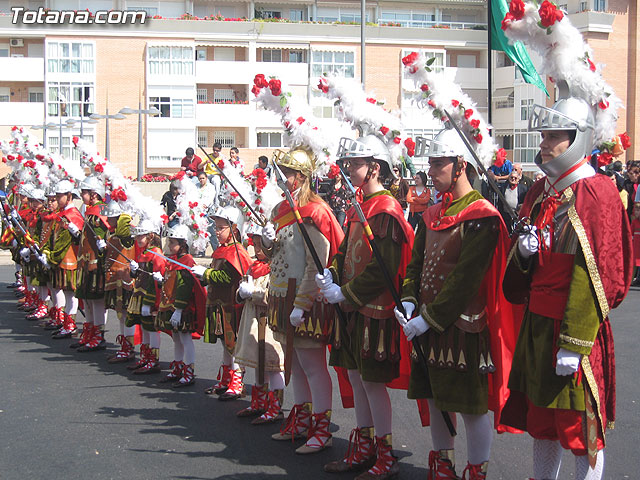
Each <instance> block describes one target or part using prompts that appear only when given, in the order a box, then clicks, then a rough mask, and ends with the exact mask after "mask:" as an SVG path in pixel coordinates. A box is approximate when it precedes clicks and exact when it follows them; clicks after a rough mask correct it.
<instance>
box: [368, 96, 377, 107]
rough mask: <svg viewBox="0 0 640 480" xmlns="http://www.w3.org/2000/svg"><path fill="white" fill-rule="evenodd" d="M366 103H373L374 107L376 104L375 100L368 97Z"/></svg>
mask: <svg viewBox="0 0 640 480" xmlns="http://www.w3.org/2000/svg"><path fill="white" fill-rule="evenodd" d="M367 102H369V103H373V104H374V105H375V104H376V99H375V98H372V97H369V98H367Z"/></svg>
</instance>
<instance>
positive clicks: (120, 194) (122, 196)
mask: <svg viewBox="0 0 640 480" xmlns="http://www.w3.org/2000/svg"><path fill="white" fill-rule="evenodd" d="M111 198H113V199H114V200H116V201H118V202H126V201H127V194H126V193H125V191H124V190H123V189H122V188H121V187H118V188H116V189H114V190H113V191H112V192H111Z"/></svg>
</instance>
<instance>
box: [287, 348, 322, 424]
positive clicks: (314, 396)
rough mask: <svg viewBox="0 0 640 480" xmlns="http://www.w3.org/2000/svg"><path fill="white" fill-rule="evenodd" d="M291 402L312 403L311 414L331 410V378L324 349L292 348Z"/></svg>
mask: <svg viewBox="0 0 640 480" xmlns="http://www.w3.org/2000/svg"><path fill="white" fill-rule="evenodd" d="M291 383H292V385H293V400H294V402H295V403H296V404H300V403H307V402H312V404H313V413H322V412H325V411H327V410H331V389H332V384H331V377H330V376H329V370H328V369H327V354H326V350H325V347H324V346H322V347H318V348H294V350H293V362H292V364H291Z"/></svg>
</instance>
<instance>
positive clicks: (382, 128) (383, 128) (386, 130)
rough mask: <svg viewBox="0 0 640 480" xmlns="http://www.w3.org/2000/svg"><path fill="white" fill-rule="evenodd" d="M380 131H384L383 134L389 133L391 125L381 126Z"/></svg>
mask: <svg viewBox="0 0 640 480" xmlns="http://www.w3.org/2000/svg"><path fill="white" fill-rule="evenodd" d="M380 133H382V135H386V134H387V133H389V127H384V126H382V127H380Z"/></svg>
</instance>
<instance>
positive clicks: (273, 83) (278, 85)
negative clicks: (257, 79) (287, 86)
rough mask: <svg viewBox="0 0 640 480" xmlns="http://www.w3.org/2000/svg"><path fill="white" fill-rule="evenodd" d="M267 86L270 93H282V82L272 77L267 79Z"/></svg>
mask: <svg viewBox="0 0 640 480" xmlns="http://www.w3.org/2000/svg"><path fill="white" fill-rule="evenodd" d="M269 88H270V89H271V95H273V96H274V97H278V96H280V95H281V94H282V82H281V81H280V80H276V79H275V78H272V79H271V80H269Z"/></svg>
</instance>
